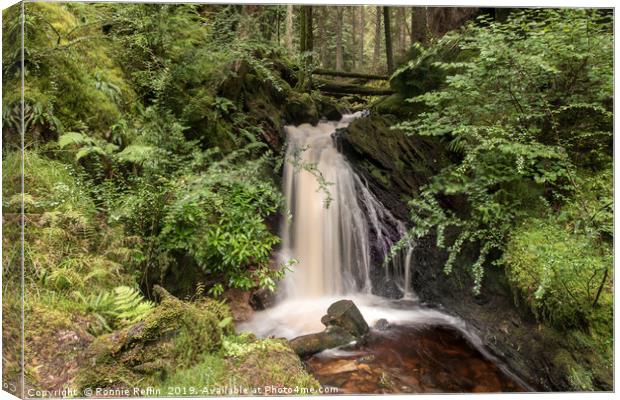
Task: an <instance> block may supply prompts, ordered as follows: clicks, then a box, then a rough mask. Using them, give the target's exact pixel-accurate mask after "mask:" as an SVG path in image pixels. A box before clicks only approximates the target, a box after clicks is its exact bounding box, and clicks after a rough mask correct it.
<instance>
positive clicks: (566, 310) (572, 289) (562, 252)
mask: <svg viewBox="0 0 620 400" xmlns="http://www.w3.org/2000/svg"><path fill="white" fill-rule="evenodd" d="M558 222H559V221H557V219H555V218H547V219H532V220H528V221H526V222H524V223H523V224H522V225H521V226H519V227H518V228H517V230H516V231H515V232H513V234H512V239H511V240H510V242H509V243H508V245H507V249H506V253H505V255H504V258H505V262H506V271H507V275H508V278H509V280H510V282H511V284H512V285H513V286H514V287H515V288H516V289H517V290H518V292H519V293H520V295H521V296H522V297H523V299H524V300H525V302H526V303H527V304H528V305H529V307H530V308H531V309H532V311H533V312H534V313H535V315H537V316H538V317H539V318H540V319H541V320H544V321H547V322H550V323H552V324H553V325H555V326H558V327H562V328H565V327H584V326H587V325H588V323H589V321H590V319H591V316H592V314H593V313H595V312H597V311H598V310H599V309H601V308H603V309H604V310H603V311H602V312H603V313H608V312H609V313H610V312H611V310H612V308H611V304H612V302H613V301H612V289H611V285H610V282H611V272H610V270H611V268H612V260H613V257H612V252H611V247H610V246H603V245H601V244H600V243H598V242H597V241H596V240H592V239H589V238H587V237H585V236H584V235H582V234H573V233H571V232H570V231H567V230H566V228H564V227H562V226H561V225H560V224H559V223H558ZM610 314H611V313H610ZM609 317H611V315H609ZM609 321H611V318H610V319H609Z"/></svg>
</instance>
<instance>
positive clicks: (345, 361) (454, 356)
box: [305, 325, 525, 394]
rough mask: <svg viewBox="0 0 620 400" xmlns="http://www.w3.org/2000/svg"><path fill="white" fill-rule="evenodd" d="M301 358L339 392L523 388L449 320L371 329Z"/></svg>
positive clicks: (515, 389)
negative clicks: (361, 338) (352, 341)
mask: <svg viewBox="0 0 620 400" xmlns="http://www.w3.org/2000/svg"><path fill="white" fill-rule="evenodd" d="M305 364H306V366H307V368H308V370H309V371H310V372H311V373H312V374H313V375H314V376H315V377H316V378H317V380H318V381H319V382H320V383H321V384H322V385H323V386H331V387H337V388H338V389H339V393H340V394H361V393H368V394H370V393H429V392H441V393H461V392H464V393H472V392H473V393H480V392H522V391H525V388H523V387H522V386H521V385H520V384H519V383H517V382H516V381H515V380H513V379H512V378H511V377H509V376H508V375H507V374H506V373H504V372H503V371H502V370H501V369H500V368H499V367H498V366H497V365H496V364H495V363H494V362H492V361H490V360H488V359H487V358H485V357H484V356H483V355H482V354H481V353H480V352H479V351H478V350H476V349H475V348H474V347H473V346H471V345H470V344H469V343H468V341H467V340H466V339H465V338H464V337H463V336H462V335H461V334H460V332H459V331H458V330H456V329H454V328H452V327H450V326H440V325H438V326H428V327H422V328H418V327H415V326H407V325H398V326H390V327H389V328H388V329H387V330H385V331H379V330H376V329H373V330H372V331H371V333H370V334H369V336H368V338H367V339H366V340H365V343H361V344H358V345H352V346H349V347H348V348H340V349H336V350H326V351H323V352H321V353H319V354H316V355H314V356H311V357H309V358H307V359H306V360H305Z"/></svg>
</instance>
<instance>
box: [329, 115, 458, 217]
mask: <svg viewBox="0 0 620 400" xmlns="http://www.w3.org/2000/svg"><path fill="white" fill-rule="evenodd" d="M397 123H398V120H397V118H396V117H394V116H391V115H371V116H370V117H367V118H359V119H357V120H355V121H353V122H351V124H350V125H349V126H348V127H347V128H345V129H341V130H339V131H337V132H336V134H335V135H334V136H335V139H336V141H337V143H338V148H339V149H340V150H341V151H342V152H343V153H344V154H345V155H346V156H347V158H348V159H349V161H351V163H352V165H353V166H354V168H355V170H356V172H357V173H358V174H360V175H361V176H363V177H364V178H365V179H366V181H367V182H368V186H369V187H370V189H371V191H373V192H374V193H375V195H376V196H377V197H378V198H379V199H380V200H381V201H382V202H383V204H384V205H385V206H386V207H387V208H389V209H390V210H391V211H392V214H394V216H395V217H397V218H398V219H400V220H403V221H406V220H408V216H409V210H408V208H407V206H406V199H407V198H408V197H411V196H412V195H415V194H417V193H419V189H420V187H421V186H423V185H424V184H426V183H427V182H428V178H429V177H430V176H432V175H434V174H435V173H437V172H438V171H439V170H440V169H441V168H442V167H443V166H445V165H446V164H447V157H446V155H445V152H444V151H443V149H442V147H441V146H440V144H439V142H438V141H437V140H435V139H433V138H423V137H417V136H407V135H405V133H404V132H403V131H401V130H397V129H392V126H393V125H395V124H397Z"/></svg>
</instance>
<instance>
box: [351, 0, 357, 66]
mask: <svg viewBox="0 0 620 400" xmlns="http://www.w3.org/2000/svg"><path fill="white" fill-rule="evenodd" d="M358 8H359V6H351V7H349V13H350V15H349V16H350V17H351V49H352V51H351V71H355V66H356V61H357V60H356V58H357V52H356V51H355V49H357V29H358V27H357V9H358Z"/></svg>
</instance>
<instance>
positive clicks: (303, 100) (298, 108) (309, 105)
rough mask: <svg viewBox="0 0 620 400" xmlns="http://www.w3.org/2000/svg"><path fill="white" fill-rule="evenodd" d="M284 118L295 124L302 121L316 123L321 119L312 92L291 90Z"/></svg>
mask: <svg viewBox="0 0 620 400" xmlns="http://www.w3.org/2000/svg"><path fill="white" fill-rule="evenodd" d="M284 119H285V120H286V122H288V123H290V124H294V125H299V124H302V123H310V124H312V125H315V124H316V123H317V122H318V121H319V112H318V110H317V108H316V104H315V102H314V101H313V100H312V97H311V96H310V94H309V93H297V92H291V96H290V97H289V99H288V102H287V103H286V106H285V107H284Z"/></svg>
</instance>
